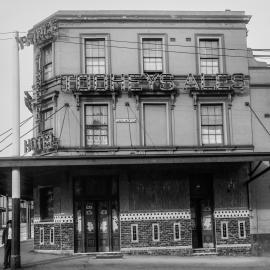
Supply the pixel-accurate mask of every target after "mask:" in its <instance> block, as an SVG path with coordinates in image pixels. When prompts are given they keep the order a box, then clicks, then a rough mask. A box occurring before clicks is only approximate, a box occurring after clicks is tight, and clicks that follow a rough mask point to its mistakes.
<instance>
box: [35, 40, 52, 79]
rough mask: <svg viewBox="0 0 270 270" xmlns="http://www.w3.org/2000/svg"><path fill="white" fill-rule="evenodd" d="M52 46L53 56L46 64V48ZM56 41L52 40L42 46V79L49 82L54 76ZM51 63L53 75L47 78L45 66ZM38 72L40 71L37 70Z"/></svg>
mask: <svg viewBox="0 0 270 270" xmlns="http://www.w3.org/2000/svg"><path fill="white" fill-rule="evenodd" d="M49 46H50V47H51V50H52V58H51V62H49V63H47V64H45V50H46V48H48V47H49ZM53 63H54V43H53V42H50V43H47V44H45V45H44V46H43V47H42V48H41V71H42V81H44V82H47V81H49V80H50V79H52V78H53V77H54V64H53ZM49 65H51V70H52V71H51V76H50V77H49V78H46V79H45V76H44V75H45V72H44V70H45V67H46V66H49ZM37 72H38V71H37Z"/></svg>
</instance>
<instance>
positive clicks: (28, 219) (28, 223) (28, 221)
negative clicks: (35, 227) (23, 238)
mask: <svg viewBox="0 0 270 270" xmlns="http://www.w3.org/2000/svg"><path fill="white" fill-rule="evenodd" d="M26 230H27V239H31V202H29V201H27V203H26Z"/></svg>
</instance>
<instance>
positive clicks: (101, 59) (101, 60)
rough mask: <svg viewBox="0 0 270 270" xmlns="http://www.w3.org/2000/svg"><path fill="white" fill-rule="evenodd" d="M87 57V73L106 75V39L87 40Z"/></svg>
mask: <svg viewBox="0 0 270 270" xmlns="http://www.w3.org/2000/svg"><path fill="white" fill-rule="evenodd" d="M85 57H86V58H85V60H86V61H85V65H86V73H89V74H105V73H106V60H105V39H93V40H86V42H85Z"/></svg>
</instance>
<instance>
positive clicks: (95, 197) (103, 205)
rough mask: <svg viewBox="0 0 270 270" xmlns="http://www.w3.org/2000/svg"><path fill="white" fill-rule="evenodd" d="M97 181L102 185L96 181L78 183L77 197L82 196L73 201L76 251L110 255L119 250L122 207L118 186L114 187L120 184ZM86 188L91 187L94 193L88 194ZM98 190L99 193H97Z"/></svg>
mask: <svg viewBox="0 0 270 270" xmlns="http://www.w3.org/2000/svg"><path fill="white" fill-rule="evenodd" d="M98 181H99V184H98V183H97V182H96V181H93V179H91V180H90V181H88V182H84V181H82V180H80V181H79V183H75V187H74V192H75V194H76V192H77V193H79V194H81V196H79V197H78V196H76V195H75V200H74V217H75V252H82V253H88V252H109V251H119V249H120V240H119V239H120V228H119V207H118V197H117V192H115V191H118V189H117V185H116V187H115V186H114V185H115V184H117V181H114V180H113V181H112V180H111V181H108V180H105V179H103V180H102V179H99V180H98ZM91 184H92V185H91ZM76 185H77V187H76ZM78 186H79V188H78ZM87 186H88V187H90V186H91V188H92V190H91V191H89V189H87ZM76 188H77V189H76ZM81 188H83V189H82V190H81ZM95 189H99V190H97V191H96V192H94V191H95ZM100 189H101V190H100ZM102 189H103V191H102ZM90 193H91V194H90Z"/></svg>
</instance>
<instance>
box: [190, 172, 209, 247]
mask: <svg viewBox="0 0 270 270" xmlns="http://www.w3.org/2000/svg"><path fill="white" fill-rule="evenodd" d="M212 185H213V181H212V178H211V176H209V175H203V176H201V175H197V176H192V177H191V178H190V210H191V225H192V226H191V227H192V248H194V249H196V248H213V247H214V224H213V186H212Z"/></svg>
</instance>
